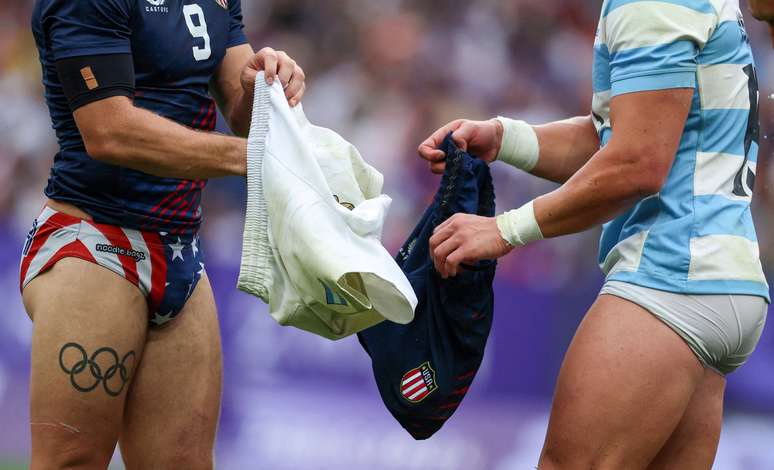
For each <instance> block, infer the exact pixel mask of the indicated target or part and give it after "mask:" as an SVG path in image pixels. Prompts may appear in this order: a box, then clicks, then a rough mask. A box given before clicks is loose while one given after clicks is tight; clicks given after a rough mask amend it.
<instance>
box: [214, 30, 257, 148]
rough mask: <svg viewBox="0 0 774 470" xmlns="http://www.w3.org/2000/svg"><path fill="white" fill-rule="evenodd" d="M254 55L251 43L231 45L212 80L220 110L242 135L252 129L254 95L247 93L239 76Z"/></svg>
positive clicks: (235, 131)
mask: <svg viewBox="0 0 774 470" xmlns="http://www.w3.org/2000/svg"><path fill="white" fill-rule="evenodd" d="M252 56H253V48H252V47H251V46H250V45H249V44H242V45H239V46H236V47H230V48H229V49H227V50H226V56H225V57H224V58H223V61H222V62H221V63H220V67H218V70H217V72H215V75H214V76H213V77H212V79H211V80H210V93H211V94H212V96H213V97H214V98H215V101H216V102H217V103H218V108H219V109H220V112H221V113H223V116H225V117H226V121H228V125H229V127H231V131H232V132H233V133H234V134H235V135H238V136H242V137H246V136H247V133H248V132H249V131H250V117H251V111H252V96H246V95H245V91H244V90H243V89H242V85H241V83H240V80H239V77H240V74H241V73H242V68H244V66H245V65H246V64H247V62H248V61H249V60H250V58H251V57H252Z"/></svg>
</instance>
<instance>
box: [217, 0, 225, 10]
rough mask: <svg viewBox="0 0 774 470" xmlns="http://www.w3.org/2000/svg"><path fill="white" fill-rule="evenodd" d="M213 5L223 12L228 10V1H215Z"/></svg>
mask: <svg viewBox="0 0 774 470" xmlns="http://www.w3.org/2000/svg"><path fill="white" fill-rule="evenodd" d="M215 3H217V4H218V5H220V6H221V8H223V9H224V10H228V0H215Z"/></svg>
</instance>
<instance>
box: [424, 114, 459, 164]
mask: <svg viewBox="0 0 774 470" xmlns="http://www.w3.org/2000/svg"><path fill="white" fill-rule="evenodd" d="M463 122H464V121H463V120H462V119H458V120H456V121H452V122H450V123H449V124H446V125H445V126H443V127H441V128H440V129H438V130H437V131H435V132H433V134H432V135H431V136H430V137H428V138H427V139H425V141H424V142H422V143H421V144H419V148H418V149H417V151H418V152H419V156H420V157H422V158H424V159H425V160H427V161H429V162H438V161H441V160H443V159H444V158H445V157H446V155H444V153H443V152H442V151H440V150H438V147H439V146H440V145H441V143H442V142H443V139H444V138H445V137H446V136H447V135H448V134H449V132H453V131H455V130H456V129H457V128H459V127H460V126H461V125H462V123H463Z"/></svg>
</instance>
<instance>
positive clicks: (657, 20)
mask: <svg viewBox="0 0 774 470" xmlns="http://www.w3.org/2000/svg"><path fill="white" fill-rule="evenodd" d="M716 25H717V16H716V15H715V14H712V13H701V12H699V11H696V10H693V9H691V8H688V7H684V6H681V5H676V4H673V3H665V2H654V1H643V2H635V3H629V4H627V5H623V6H620V7H618V8H616V9H614V10H613V11H611V12H610V14H608V15H607V17H606V20H605V28H606V39H608V40H610V39H611V38H612V40H611V41H609V42H608V44H607V46H608V49H609V50H610V52H611V53H613V52H616V51H618V50H622V49H634V48H639V47H650V46H657V45H661V44H670V43H672V42H675V41H682V40H686V39H690V40H692V41H694V42H696V43H697V44H699V46H700V47H704V45H705V44H706V43H707V41H708V40H709V37H710V35H711V34H712V32H713V30H714V28H715V27H716Z"/></svg>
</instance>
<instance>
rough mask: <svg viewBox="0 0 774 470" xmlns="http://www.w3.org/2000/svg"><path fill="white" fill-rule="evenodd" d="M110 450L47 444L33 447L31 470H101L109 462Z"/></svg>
mask: <svg viewBox="0 0 774 470" xmlns="http://www.w3.org/2000/svg"><path fill="white" fill-rule="evenodd" d="M112 457H113V453H112V452H101V451H99V450H97V449H94V448H90V447H86V446H62V447H57V446H48V447H47V448H46V449H33V451H32V459H31V462H30V469H31V470H60V469H61V470H64V469H68V470H71V469H72V470H103V469H106V468H107V467H108V465H109V464H110V459H111V458H112Z"/></svg>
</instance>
